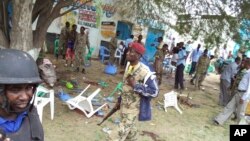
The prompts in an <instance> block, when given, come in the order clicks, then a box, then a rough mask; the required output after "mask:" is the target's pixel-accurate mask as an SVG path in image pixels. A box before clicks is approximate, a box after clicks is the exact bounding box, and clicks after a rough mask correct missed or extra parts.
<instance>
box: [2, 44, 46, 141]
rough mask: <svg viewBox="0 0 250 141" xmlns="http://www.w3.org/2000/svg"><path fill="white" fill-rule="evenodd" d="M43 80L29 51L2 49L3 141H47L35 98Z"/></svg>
mask: <svg viewBox="0 0 250 141" xmlns="http://www.w3.org/2000/svg"><path fill="white" fill-rule="evenodd" d="M40 82H41V79H40V77H39V73H38V69H37V65H36V63H35V61H34V60H33V58H32V57H31V56H30V55H29V54H27V53H26V52H23V51H19V50H14V49H4V50H1V51H0V134H1V135H0V140H7V139H9V140H13V141H43V140H44V133H43V128H42V125H41V122H40V120H39V116H38V114H37V111H36V108H35V107H33V100H34V99H33V98H34V92H35V90H36V86H37V85H38V84H39V83H40Z"/></svg>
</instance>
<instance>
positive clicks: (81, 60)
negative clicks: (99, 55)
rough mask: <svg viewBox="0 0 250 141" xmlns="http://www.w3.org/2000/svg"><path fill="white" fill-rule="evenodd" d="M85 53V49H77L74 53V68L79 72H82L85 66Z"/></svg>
mask: <svg viewBox="0 0 250 141" xmlns="http://www.w3.org/2000/svg"><path fill="white" fill-rule="evenodd" d="M85 52H86V48H83V49H78V50H76V51H75V64H74V65H75V68H79V70H82V69H83V68H84V64H85V56H86V55H85Z"/></svg>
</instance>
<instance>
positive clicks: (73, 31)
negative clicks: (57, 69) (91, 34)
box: [65, 24, 77, 67]
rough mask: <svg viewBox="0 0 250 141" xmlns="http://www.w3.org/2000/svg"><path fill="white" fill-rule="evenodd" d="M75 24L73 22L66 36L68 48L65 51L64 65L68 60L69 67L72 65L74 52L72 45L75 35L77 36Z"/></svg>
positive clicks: (66, 64)
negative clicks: (67, 36)
mask: <svg viewBox="0 0 250 141" xmlns="http://www.w3.org/2000/svg"><path fill="white" fill-rule="evenodd" d="M76 29H77V25H76V24H73V25H72V29H71V31H70V33H69V38H68V48H67V51H66V63H65V67H67V66H68V62H70V65H71V67H74V65H73V60H74V58H75V53H74V45H75V41H76V36H77V31H76Z"/></svg>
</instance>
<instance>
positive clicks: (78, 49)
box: [74, 26, 89, 73]
mask: <svg viewBox="0 0 250 141" xmlns="http://www.w3.org/2000/svg"><path fill="white" fill-rule="evenodd" d="M84 31H85V28H84V27H83V26H82V27H81V28H80V33H79V34H77V36H76V41H75V47H74V49H75V60H74V61H75V68H76V71H77V72H79V70H81V71H82V73H85V69H84V67H83V65H84V63H85V54H86V48H87V47H88V50H89V38H88V35H87V34H86V33H85V32H84Z"/></svg>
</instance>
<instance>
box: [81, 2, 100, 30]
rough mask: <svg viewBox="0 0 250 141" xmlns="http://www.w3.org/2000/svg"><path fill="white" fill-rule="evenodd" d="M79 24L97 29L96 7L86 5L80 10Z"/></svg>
mask: <svg viewBox="0 0 250 141" xmlns="http://www.w3.org/2000/svg"><path fill="white" fill-rule="evenodd" d="M78 24H80V25H84V26H88V27H92V28H97V24H96V8H95V7H94V6H89V5H84V6H83V7H82V8H81V9H79V19H78Z"/></svg>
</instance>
